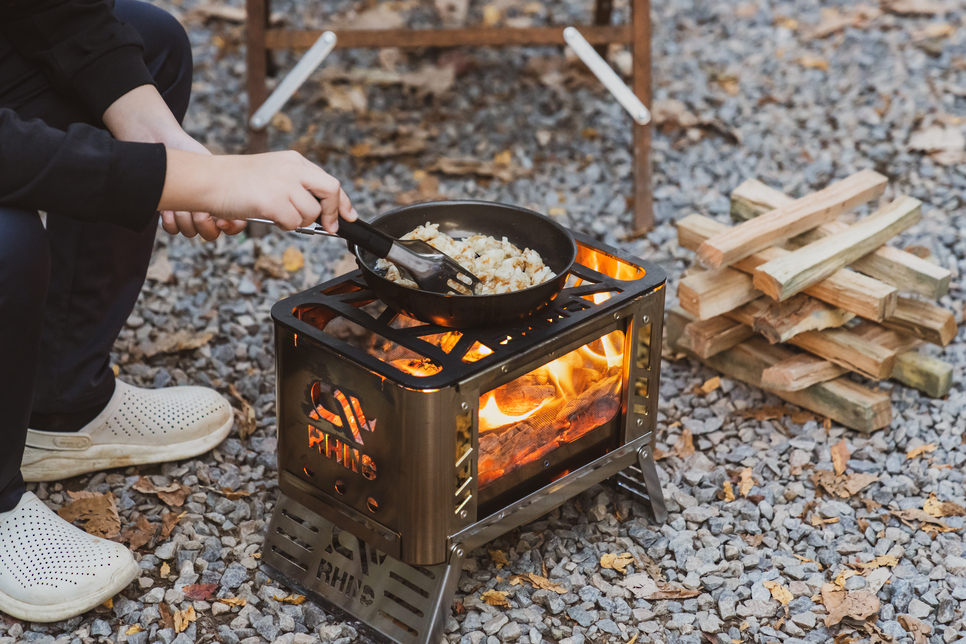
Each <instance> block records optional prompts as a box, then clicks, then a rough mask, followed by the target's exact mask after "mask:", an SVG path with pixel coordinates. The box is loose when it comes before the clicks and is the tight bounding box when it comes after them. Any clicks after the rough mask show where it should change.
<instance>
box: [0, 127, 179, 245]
mask: <svg viewBox="0 0 966 644" xmlns="http://www.w3.org/2000/svg"><path fill="white" fill-rule="evenodd" d="M166 171H167V156H166V153H165V148H164V145H162V144H160V143H131V142H127V141H118V140H116V139H114V138H113V137H112V136H111V135H110V134H109V133H108V132H106V131H105V130H100V129H98V128H95V127H91V126H89V125H84V124H76V125H72V126H70V128H68V130H67V131H66V132H64V131H61V130H57V129H54V128H52V127H49V126H47V125H45V124H44V123H43V122H41V121H36V120H34V121H23V120H22V119H20V117H19V116H17V114H16V113H15V112H13V111H12V110H8V109H3V108H0V206H13V207H18V208H25V209H28V210H45V211H49V212H56V213H57V214H59V215H63V216H65V217H73V218H75V219H80V220H82V221H92V222H93V221H99V222H110V223H114V224H118V225H121V226H124V227H126V228H131V229H133V230H144V228H145V227H146V226H147V225H148V224H149V223H151V222H153V221H154V217H155V213H156V212H157V207H158V201H160V200H161V190H162V189H163V188H164V176H165V172H166Z"/></svg>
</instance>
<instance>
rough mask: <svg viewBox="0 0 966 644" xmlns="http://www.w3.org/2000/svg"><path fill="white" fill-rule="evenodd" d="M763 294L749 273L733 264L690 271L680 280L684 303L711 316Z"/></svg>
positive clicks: (698, 313)
mask: <svg viewBox="0 0 966 644" xmlns="http://www.w3.org/2000/svg"><path fill="white" fill-rule="evenodd" d="M759 297H761V291H759V290H758V289H756V288H755V287H754V286H753V285H752V278H751V276H750V275H747V274H745V273H740V272H738V271H735V270H732V269H730V268H725V269H723V270H720V271H705V272H703V273H694V274H691V275H688V276H687V277H684V278H682V279H681V281H680V282H678V300H680V302H681V306H682V307H684V309H685V310H686V311H688V312H690V313H691V314H693V315H695V316H697V318H698V319H699V320H708V319H710V318H713V317H716V316H718V315H721V314H722V313H725V312H727V311H730V310H732V309H734V308H735V307H738V306H741V305H742V304H746V303H748V302H751V301H752V300H754V299H756V298H759Z"/></svg>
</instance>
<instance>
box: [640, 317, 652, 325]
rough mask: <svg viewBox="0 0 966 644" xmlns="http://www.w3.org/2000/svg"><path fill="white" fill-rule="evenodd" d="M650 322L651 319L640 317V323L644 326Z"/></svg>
mask: <svg viewBox="0 0 966 644" xmlns="http://www.w3.org/2000/svg"><path fill="white" fill-rule="evenodd" d="M650 321H651V318H649V317H647V316H646V315H642V316H641V322H643V323H644V324H647V323H648V322H650Z"/></svg>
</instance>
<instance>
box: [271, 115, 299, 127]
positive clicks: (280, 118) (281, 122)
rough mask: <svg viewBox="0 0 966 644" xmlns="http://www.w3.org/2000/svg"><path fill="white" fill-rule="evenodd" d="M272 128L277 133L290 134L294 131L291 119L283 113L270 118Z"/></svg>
mask: <svg viewBox="0 0 966 644" xmlns="http://www.w3.org/2000/svg"><path fill="white" fill-rule="evenodd" d="M272 127H274V128H275V129H276V130H278V131H279V132H291V131H292V130H294V129H295V125H294V124H293V123H292V117H290V116H289V115H288V114H286V113H285V112H277V113H276V114H275V116H273V117H272Z"/></svg>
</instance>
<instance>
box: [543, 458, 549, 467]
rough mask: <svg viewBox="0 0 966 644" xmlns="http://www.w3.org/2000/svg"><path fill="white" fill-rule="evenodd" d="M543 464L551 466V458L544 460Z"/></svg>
mask: <svg viewBox="0 0 966 644" xmlns="http://www.w3.org/2000/svg"><path fill="white" fill-rule="evenodd" d="M543 466H544V467H550V459H549V458H548V459H547V460H545V461H544V462H543Z"/></svg>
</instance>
